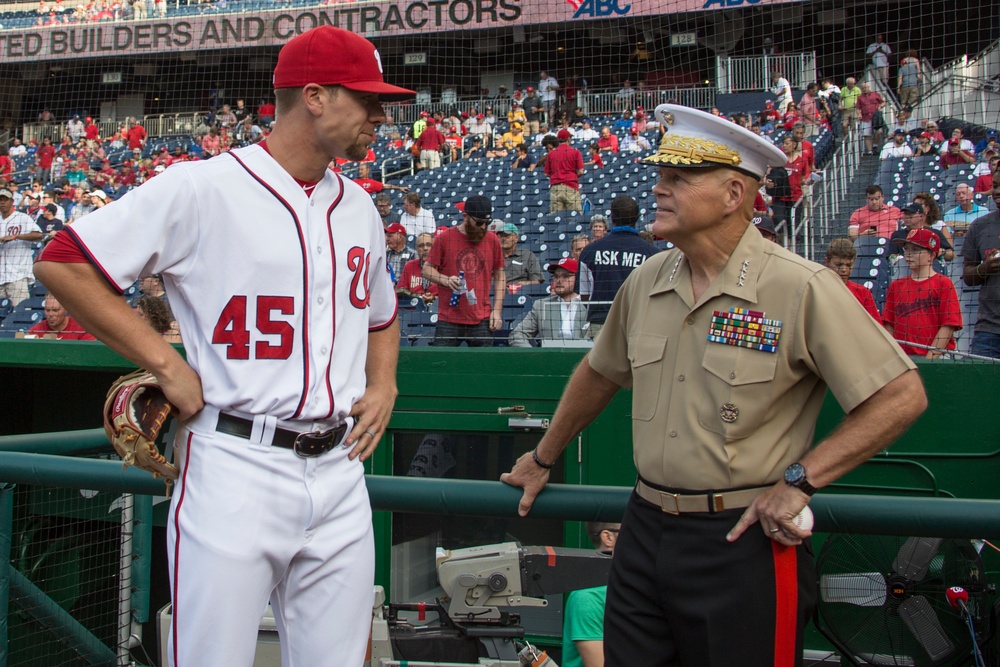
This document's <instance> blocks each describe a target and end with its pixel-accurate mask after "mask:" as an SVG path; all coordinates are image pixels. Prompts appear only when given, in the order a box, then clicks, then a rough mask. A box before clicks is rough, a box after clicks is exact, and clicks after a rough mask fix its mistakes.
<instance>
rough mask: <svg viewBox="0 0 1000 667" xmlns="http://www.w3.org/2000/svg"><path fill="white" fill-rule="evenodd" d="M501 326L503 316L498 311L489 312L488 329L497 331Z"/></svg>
mask: <svg viewBox="0 0 1000 667" xmlns="http://www.w3.org/2000/svg"><path fill="white" fill-rule="evenodd" d="M502 328H503V318H502V317H501V316H500V313H490V331H499V330H500V329H502Z"/></svg>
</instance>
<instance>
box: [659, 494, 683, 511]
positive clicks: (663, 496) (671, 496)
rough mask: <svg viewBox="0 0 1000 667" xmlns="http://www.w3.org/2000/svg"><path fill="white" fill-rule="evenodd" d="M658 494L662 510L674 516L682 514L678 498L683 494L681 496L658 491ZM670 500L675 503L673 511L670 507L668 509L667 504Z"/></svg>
mask: <svg viewBox="0 0 1000 667" xmlns="http://www.w3.org/2000/svg"><path fill="white" fill-rule="evenodd" d="M658 493H659V494H660V509H661V510H663V511H664V512H666V513H667V514H673V515H675V516H676V515H678V514H680V513H681V504H680V501H679V500H678V498H679V497H680V495H681V494H679V493H667V492H666V491H658ZM668 498H669V499H670V500H672V501H673V504H674V507H673V509H671V508H670V507H668V503H667V499H668Z"/></svg>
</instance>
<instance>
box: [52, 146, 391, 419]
mask: <svg viewBox="0 0 1000 667" xmlns="http://www.w3.org/2000/svg"><path fill="white" fill-rule="evenodd" d="M236 193H238V196H234V194H236ZM66 229H67V230H68V231H69V233H70V234H71V235H72V236H73V237H75V239H76V240H77V241H78V242H79V243H80V244H81V246H82V247H83V249H84V251H85V252H86V253H87V254H88V256H89V257H90V258H91V259H92V261H94V263H95V264H96V265H97V266H98V268H99V269H100V270H101V271H102V272H103V273H104V275H105V276H106V278H107V279H108V280H109V281H110V282H111V283H113V284H114V285H116V286H117V287H118V288H119V289H124V288H126V287H127V286H129V285H131V284H132V283H133V282H134V281H135V280H136V279H137V278H138V277H139V276H143V275H147V274H152V273H159V274H162V276H163V281H164V287H165V289H166V291H167V294H168V296H169V298H170V305H171V308H172V309H173V311H174V316H175V317H176V318H177V322H178V324H179V326H180V330H181V334H182V336H183V339H184V349H185V351H186V352H187V360H188V363H189V364H191V366H192V367H193V368H194V369H195V370H196V371H197V372H198V374H199V375H200V376H201V381H202V385H203V391H204V397H205V402H206V403H207V404H208V405H211V406H214V407H216V408H218V409H220V410H223V411H227V410H233V411H239V412H244V413H250V414H267V415H271V416H274V417H277V418H278V419H283V420H301V421H318V422H329V423H331V424H333V423H336V422H339V421H341V420H343V419H344V418H346V417H347V415H348V414H349V412H350V410H351V406H352V405H353V404H354V403H355V401H357V400H358V398H360V397H361V395H362V394H363V393H364V390H365V384H366V379H365V361H366V356H367V335H368V332H369V331H370V330H377V329H380V328H384V327H386V326H388V325H389V324H391V323H392V321H393V319H394V318H395V311H396V297H395V293H394V290H393V285H392V280H391V278H390V277H389V275H388V271H387V268H386V256H385V237H384V234H383V231H382V223H381V219H380V218H379V215H378V212H377V211H376V209H375V207H374V205H373V204H372V201H371V198H370V197H369V196H368V194H367V193H366V192H365V191H364V190H363V189H362V188H361V187H360V186H358V185H356V184H355V183H353V182H351V181H349V180H347V179H343V178H341V177H340V176H339V175H337V174H335V173H333V172H330V171H328V172H326V174H325V176H324V178H323V180H322V181H320V182H319V183H318V184H317V185H316V187H315V189H314V190H313V192H312V196H311V197H307V196H306V193H305V192H304V191H303V189H302V187H301V186H300V185H299V184H298V183H296V182H295V180H294V179H293V178H292V177H291V176H290V175H289V174H288V173H287V172H286V171H285V170H284V169H282V168H281V167H280V166H279V165H278V163H277V162H275V161H274V159H273V158H271V156H270V155H269V154H268V153H267V152H266V151H265V150H264V149H263V148H262V147H261V146H259V145H254V146H249V147H246V148H241V149H238V150H235V151H232V152H231V153H228V154H224V155H221V156H219V157H216V158H213V159H211V160H207V161H202V162H184V163H178V164H176V165H174V166H171V167H170V168H169V169H167V170H166V171H165V172H163V173H162V174H160V175H159V176H157V177H156V178H154V179H152V180H150V181H148V182H147V183H145V184H143V185H142V186H141V187H139V188H136V189H135V190H133V191H131V192H130V193H128V194H127V195H125V196H124V197H123V198H122V199H121V200H119V201H117V202H114V203H113V204H111V205H109V206H105V207H104V208H102V209H100V210H98V211H95V212H94V213H91V214H90V215H88V216H87V217H85V218H83V219H81V220H80V221H79V222H77V223H76V224H74V225H73V226H72V227H67V228H66ZM342 295H348V298H343V297H342Z"/></svg>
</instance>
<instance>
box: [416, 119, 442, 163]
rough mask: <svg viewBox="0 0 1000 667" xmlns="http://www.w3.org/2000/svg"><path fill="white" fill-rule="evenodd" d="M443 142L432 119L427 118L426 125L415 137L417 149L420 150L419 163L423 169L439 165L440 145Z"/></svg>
mask: <svg viewBox="0 0 1000 667" xmlns="http://www.w3.org/2000/svg"><path fill="white" fill-rule="evenodd" d="M444 144H445V138H444V135H443V134H441V131H440V130H438V129H437V125H436V124H435V122H434V120H433V119H430V118H428V119H427V127H425V128H424V131H423V132H421V133H420V136H419V137H418V138H417V143H416V146H417V150H419V151H420V164H421V165H422V166H423V168H424V169H437V168H438V167H440V166H441V147H442V146H444Z"/></svg>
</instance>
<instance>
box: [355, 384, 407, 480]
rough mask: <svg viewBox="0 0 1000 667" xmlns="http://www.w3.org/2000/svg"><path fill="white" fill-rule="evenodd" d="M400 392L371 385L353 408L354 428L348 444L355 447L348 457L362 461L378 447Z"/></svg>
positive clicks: (392, 388)
mask: <svg viewBox="0 0 1000 667" xmlns="http://www.w3.org/2000/svg"><path fill="white" fill-rule="evenodd" d="M398 393H399V392H398V391H397V390H396V388H395V387H394V386H393V387H391V388H383V387H375V386H369V387H368V388H367V389H366V390H365V393H364V395H363V396H362V397H361V398H359V399H358V402H357V403H355V404H354V406H353V407H352V408H351V416H352V417H354V428H352V429H351V432H350V433H349V434H348V435H347V440H346V442H347V445H348V446H349V447H353V449H351V453H350V454H348V458H349V459H351V460H352V461H353V460H354V459H360V460H361V461H362V462H364V461H366V460H367V459H368V457H370V456H371V455H372V454H373V453H374V452H375V449H376V448H377V447H378V443H379V440H381V439H382V434H383V433H385V428H386V426H388V425H389V417H391V416H392V406H393V405H394V404H395V403H396V395H397V394H398Z"/></svg>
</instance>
